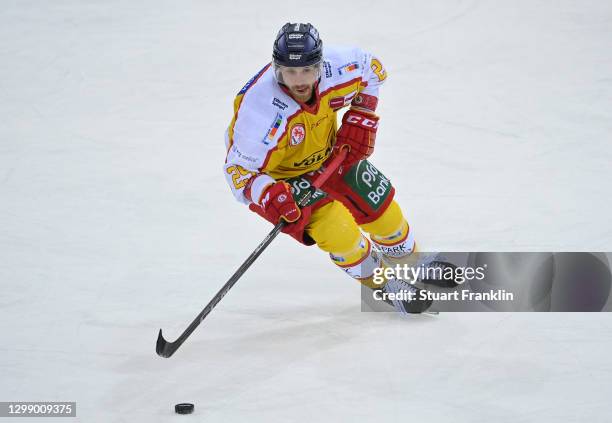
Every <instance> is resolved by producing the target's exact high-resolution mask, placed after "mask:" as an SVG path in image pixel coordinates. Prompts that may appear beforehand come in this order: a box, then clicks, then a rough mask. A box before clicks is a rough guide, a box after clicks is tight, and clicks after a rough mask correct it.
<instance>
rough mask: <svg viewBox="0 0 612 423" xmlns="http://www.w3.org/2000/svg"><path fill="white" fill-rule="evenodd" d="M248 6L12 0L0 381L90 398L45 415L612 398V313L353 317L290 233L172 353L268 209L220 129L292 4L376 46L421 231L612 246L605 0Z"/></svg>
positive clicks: (315, 256)
mask: <svg viewBox="0 0 612 423" xmlns="http://www.w3.org/2000/svg"><path fill="white" fill-rule="evenodd" d="M257 3H259V2H249V1H246V0H244V1H240V2H232V1H223V2H212V1H211V2H205V1H182V0H181V1H175V2H170V1H157V0H156V1H147V2H145V1H132V2H129V1H117V0H107V1H85V0H83V1H65V0H61V1H43V0H32V1H25V0H24V1H18V0H0V331H1V334H2V339H3V341H2V344H1V345H0V401H44V400H46V401H76V402H77V416H78V417H77V418H76V419H74V418H73V419H57V420H53V421H54V422H60V421H67V422H72V421H79V422H86V423H92V422H105V423H106V422H125V423H128V422H129V423H132V422H147V423H150V422H186V421H190V422H283V423H284V422H315V421H323V422H355V421H359V422H371V421H377V422H391V421H393V422H398V421H402V422H419V423H420V422H427V423H433V422H453V423H462V422H465V423H479V422H482V423H491V422H496V423H498V422H508V423H522V422H555V423H558V422H570V421H571V422H589V423H593V422H609V421H610V418H611V417H610V415H612V405H610V404H611V402H612V360H611V356H612V341H611V335H612V316H611V315H610V314H607V313H594V314H569V313H567V314H560V313H540V314H530V313H524V314H520V313H516V314H503V313H486V314H478V313H471V314H467V313H466V314H461V313H446V314H441V315H440V316H438V317H433V316H416V317H412V318H403V317H402V316H399V315H396V314H394V313H361V312H360V311H359V310H360V307H359V287H358V284H356V283H355V282H353V281H351V280H349V279H348V278H347V277H346V276H345V275H344V274H343V273H342V272H341V271H339V270H338V269H336V268H334V266H333V265H332V264H331V263H330V262H329V260H328V258H327V257H326V255H325V254H324V253H322V252H320V251H318V250H317V249H316V248H315V247H311V248H304V247H301V246H300V245H298V244H297V243H295V242H294V241H293V240H291V239H289V238H288V237H282V238H278V239H277V240H275V241H274V243H273V244H272V245H271V246H270V248H269V249H268V250H267V251H266V252H265V253H264V254H263V255H262V257H261V258H260V259H259V260H258V261H257V262H256V263H255V264H254V266H253V267H252V268H251V270H249V271H248V273H247V274H246V275H245V276H244V277H243V279H241V280H240V281H239V283H238V284H237V285H236V286H235V288H234V289H233V290H232V291H231V292H230V293H229V294H228V296H227V297H226V298H225V299H224V300H223V301H222V302H221V304H220V305H219V306H218V307H217V308H216V309H215V310H214V311H213V313H212V314H211V315H210V316H209V317H208V318H207V319H206V320H205V321H204V323H203V324H202V325H201V326H200V327H199V328H198V329H197V331H196V332H195V333H194V334H193V335H192V337H191V338H190V339H188V340H187V342H186V343H185V344H184V345H183V347H182V348H181V349H180V350H179V351H178V352H177V353H176V354H175V355H174V356H173V357H172V358H170V359H163V358H160V357H158V356H157V355H156V354H155V340H156V337H157V331H158V330H159V328H160V327H161V328H163V329H164V333H165V335H166V337H167V338H169V339H174V338H175V337H176V336H178V335H179V334H180V332H181V331H182V330H183V329H184V327H185V326H186V325H187V324H188V323H189V322H190V321H191V320H192V319H193V317H194V316H195V315H196V314H197V313H198V312H199V311H200V310H201V309H202V307H203V306H204V305H205V304H206V303H207V302H208V300H209V299H210V298H211V297H212V295H213V294H214V293H215V292H216V291H217V289H219V287H220V286H221V285H223V283H224V282H225V281H226V280H227V278H228V277H229V276H230V275H231V274H232V273H233V271H234V270H235V268H237V267H238V266H239V265H240V263H241V262H242V261H243V260H244V259H245V258H246V257H247V256H248V254H249V253H250V252H251V250H252V249H253V248H254V247H255V246H256V245H257V244H258V243H259V242H260V240H261V239H262V238H263V237H264V236H265V234H266V233H267V232H268V231H269V230H270V228H271V226H269V225H267V224H265V223H263V222H262V221H261V220H260V219H259V218H258V217H257V216H255V215H253V214H252V213H250V212H249V211H248V210H247V209H246V208H245V207H244V206H241V205H240V204H239V203H237V202H236V201H235V200H234V198H233V196H232V194H231V193H230V191H229V188H228V187H227V186H226V183H225V180H224V178H223V175H222V172H221V166H222V163H223V160H224V157H225V148H224V144H223V132H224V130H225V128H226V127H227V125H228V123H229V121H230V119H231V116H232V101H233V98H234V95H235V94H236V93H237V92H238V90H239V89H240V88H241V87H242V86H243V85H244V83H245V82H246V81H247V80H248V79H249V78H250V77H251V76H252V75H253V74H254V73H255V72H257V71H258V70H259V69H260V68H261V67H262V66H263V65H264V64H265V63H266V62H267V61H269V59H270V56H271V47H272V42H273V39H274V36H275V35H276V32H277V30H278V29H279V28H280V26H281V25H282V24H283V23H285V22H286V21H288V20H291V21H300V20H301V21H310V22H312V23H313V24H315V26H317V27H318V29H319V31H320V32H321V35H322V38H323V40H324V42H325V43H327V44H357V45H360V46H362V47H364V48H366V49H368V50H370V51H372V52H374V53H376V54H377V55H378V56H379V57H381V59H382V60H383V63H385V65H386V67H387V70H388V72H389V75H390V76H389V79H388V81H387V83H386V84H385V86H384V87H383V89H382V92H381V102H380V107H379V112H380V115H381V127H380V130H379V133H378V139H377V150H376V153H375V154H374V156H373V158H372V161H373V162H374V163H375V164H376V165H377V167H379V168H380V169H381V170H382V171H383V172H384V173H385V174H387V175H388V176H389V177H390V178H391V179H392V181H393V183H394V185H395V186H396V189H397V192H398V196H397V198H398V200H399V201H400V204H401V205H402V207H403V208H404V210H405V212H406V214H407V217H408V219H409V221H410V223H411V225H412V227H413V228H414V230H415V233H416V236H417V239H418V242H419V243H420V245H421V248H422V249H423V250H430V251H431V250H460V251H469V250H471V251H612V228H611V227H610V209H611V206H612V201H611V197H612V195H611V189H610V183H611V181H612V170H611V168H612V167H611V165H610V164H611V163H612V136H611V135H612V2H610V1H608V0H599V1H567V0H560V1H555V0H548V1H533V0H532V1H528V0H520V1H501V0H499V1H484V0H483V1H477V0H455V1H453V0H447V1H438V0H434V1H425V0H422V1H416V0H409V1H403V2H400V1H397V2H390V1H361V0H357V1H352V2H334V1H331V0H330V1H282V2H267V3H263V2H261V3H262V4H257ZM177 402H193V403H195V407H196V411H195V413H194V414H193V415H191V416H179V415H176V414H174V411H173V405H174V404H175V403H177ZM0 420H2V419H0ZM3 421H4V420H3ZM6 421H13V419H6ZM15 421H18V422H26V421H39V420H38V419H31V420H28V419H21V420H15Z"/></svg>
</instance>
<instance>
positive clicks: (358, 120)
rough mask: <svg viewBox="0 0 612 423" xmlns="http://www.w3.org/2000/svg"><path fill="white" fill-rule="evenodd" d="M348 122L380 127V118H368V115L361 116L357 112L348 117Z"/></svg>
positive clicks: (372, 127)
mask: <svg viewBox="0 0 612 423" xmlns="http://www.w3.org/2000/svg"><path fill="white" fill-rule="evenodd" d="M346 122H347V123H356V124H358V125H361V126H365V127H366V128H371V129H378V118H376V120H372V119H368V118H367V117H363V116H359V115H356V114H352V113H351V114H350V115H349V117H348V118H346Z"/></svg>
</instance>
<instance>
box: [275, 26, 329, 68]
mask: <svg viewBox="0 0 612 423" xmlns="http://www.w3.org/2000/svg"><path fill="white" fill-rule="evenodd" d="M322 57H323V41H322V40H321V39H320V38H319V31H317V30H316V28H315V27H314V26H312V25H311V24H309V23H307V24H302V23H286V24H285V25H283V27H282V28H281V30H280V31H278V35H277V36H276V41H274V50H273V53H272V58H273V61H274V65H276V66H278V65H280V66H287V67H294V66H310V65H314V64H317V63H320V62H321V58H322Z"/></svg>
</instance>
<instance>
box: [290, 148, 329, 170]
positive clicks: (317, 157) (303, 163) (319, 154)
mask: <svg viewBox="0 0 612 423" xmlns="http://www.w3.org/2000/svg"><path fill="white" fill-rule="evenodd" d="M331 149H332V148H331V147H327V148H322V149H321V150H318V151H315V152H314V153H312V154H311V155H310V156H308V157H306V158H305V159H303V160H300V161H299V162H293V166H295V167H308V166H312V165H313V164H315V163H319V162H322V161H323V160H325V159H327V157H328V156H329V153H330V152H331Z"/></svg>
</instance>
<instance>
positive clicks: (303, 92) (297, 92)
mask: <svg viewBox="0 0 612 423" xmlns="http://www.w3.org/2000/svg"><path fill="white" fill-rule="evenodd" d="M291 94H293V96H294V97H296V98H297V99H298V100H300V101H307V100H308V99H309V98H310V96H311V95H312V87H295V88H292V89H291Z"/></svg>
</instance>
